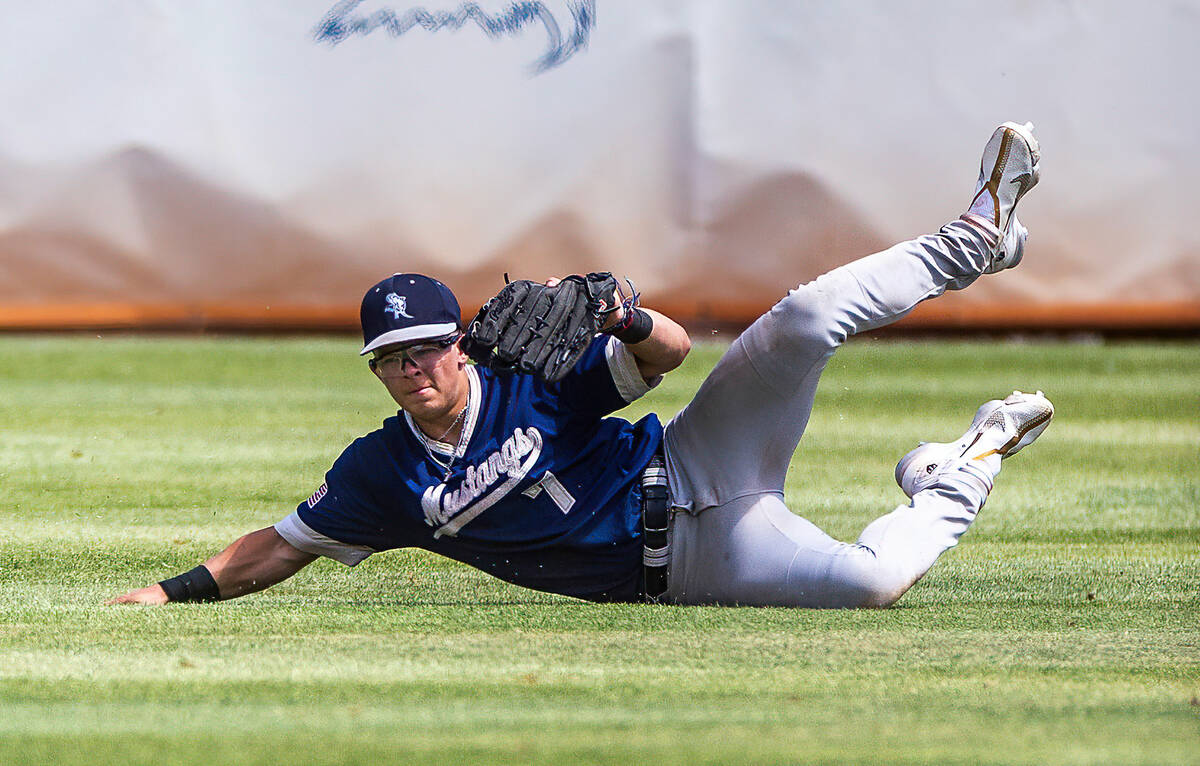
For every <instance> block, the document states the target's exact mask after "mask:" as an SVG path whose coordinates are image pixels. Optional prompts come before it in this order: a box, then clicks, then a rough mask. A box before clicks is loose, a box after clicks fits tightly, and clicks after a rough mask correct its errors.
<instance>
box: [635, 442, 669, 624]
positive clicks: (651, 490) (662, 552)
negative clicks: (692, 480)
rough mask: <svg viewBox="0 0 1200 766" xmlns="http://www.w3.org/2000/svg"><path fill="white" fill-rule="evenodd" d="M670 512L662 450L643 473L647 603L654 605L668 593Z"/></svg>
mask: <svg viewBox="0 0 1200 766" xmlns="http://www.w3.org/2000/svg"><path fill="white" fill-rule="evenodd" d="M670 510H671V499H670V496H669V492H668V490H667V466H666V462H665V461H664V460H663V455H662V450H661V448H660V450H659V451H658V452H656V453H654V457H652V458H650V463H649V464H648V465H647V466H646V469H645V470H644V471H642V544H643V549H642V565H643V567H645V571H646V586H645V590H646V600H647V601H649V602H651V603H654V604H657V603H658V602H659V599H661V598H662V596H663V594H664V593H666V592H667V565H668V564H669V563H671V545H670V542H669V541H668V540H667V529H668V528H669V527H670V521H671V513H670Z"/></svg>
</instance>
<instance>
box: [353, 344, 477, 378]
mask: <svg viewBox="0 0 1200 766" xmlns="http://www.w3.org/2000/svg"><path fill="white" fill-rule="evenodd" d="M458 337H459V336H457V335H454V336H452V337H449V338H443V339H442V340H435V341H430V342H428V343H414V344H413V345H411V346H405V347H404V348H400V349H396V350H395V351H393V352H391V353H389V354H384V355H383V356H379V357H375V358H374V359H370V360H368V361H367V364H368V365H369V366H370V367H371V370H372V371H373V372H376V373H378V374H379V376H380V377H383V378H398V377H400V376H401V375H403V374H404V363H405V362H412V363H413V366H415V367H416V368H417V369H419V370H421V372H424V373H428V372H429V371H430V370H431V369H433V367H434V365H436V364H437V363H438V361H440V360H441V358H442V356H443V355H444V354H445V353H446V349H448V348H450V347H451V346H453V345H454V344H455V343H457V342H458Z"/></svg>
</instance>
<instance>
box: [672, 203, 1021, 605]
mask: <svg viewBox="0 0 1200 766" xmlns="http://www.w3.org/2000/svg"><path fill="white" fill-rule="evenodd" d="M992 236H993V235H992V234H991V233H988V232H984V231H982V230H981V229H979V228H977V227H975V226H973V225H971V224H969V223H966V222H965V221H961V220H960V221H954V222H951V223H949V224H947V225H946V226H944V227H942V229H941V231H940V232H939V233H937V234H934V235H929V236H924V237H920V238H919V239H915V240H912V241H910V242H904V243H901V244H899V245H896V246H894V247H892V248H889V249H888V250H885V251H883V252H881V253H876V254H875V255H871V256H868V257H866V258H862V259H860V260H858V261H855V262H853V263H850V264H847V265H845V266H842V267H840V268H837V269H834V270H833V271H831V272H829V273H828V274H825V275H823V276H821V277H818V278H817V279H815V280H814V281H812V282H810V283H808V284H805V285H801V286H800V287H798V288H796V289H795V290H791V291H790V292H789V293H788V295H787V297H785V298H784V299H783V300H781V301H780V302H779V303H777V304H776V305H775V306H774V308H772V309H771V310H770V311H769V312H767V313H766V314H764V315H763V316H761V317H760V318H759V319H758V321H756V322H755V323H754V324H753V325H752V326H751V327H750V328H749V329H747V330H746V331H745V332H744V333H743V334H742V335H741V336H740V337H739V338H738V339H737V340H736V341H734V343H733V344H732V345H731V346H730V347H729V350H728V351H727V352H726V353H725V355H724V356H723V357H722V359H721V361H720V362H718V363H717V365H716V367H714V368H713V371H712V373H711V374H710V375H709V376H708V378H707V379H706V380H705V381H704V383H703V384H702V385H701V387H700V390H699V391H698V392H697V393H696V397H695V398H694V399H693V400H692V402H691V403H690V404H688V406H687V407H685V408H684V409H683V410H682V411H681V412H680V413H679V414H678V415H677V416H676V417H675V418H674V419H673V420H672V421H671V422H670V423H669V424H668V425H667V427H666V436H665V452H666V459H667V472H668V476H669V481H670V488H671V497H672V503H673V505H675V506H676V508H677V510H676V511H675V512H674V513H673V521H672V526H671V533H670V534H671V536H670V544H671V559H670V569H669V584H668V589H667V593H666V598H665V599H664V600H669V601H673V602H675V603H680V604H714V603H720V604H746V605H760V606H799V607H832V608H850V607H861V606H887V605H889V604H892V603H894V602H895V601H896V600H897V599H899V598H900V596H901V595H903V594H904V592H905V591H907V590H908V589H909V588H910V587H911V586H912V585H913V583H915V582H916V581H917V580H918V579H919V578H920V577H921V576H922V575H923V574H925V572H926V571H928V569H929V568H930V567H931V566H932V565H933V562H934V561H935V560H937V557H938V556H940V555H941V554H942V552H944V551H946V550H948V549H950V548H952V547H953V546H954V545H955V544H956V543H957V542H958V538H959V537H960V536H961V535H962V534H963V532H965V531H966V529H967V527H968V526H970V524H971V522H972V521H973V520H974V518H975V514H976V513H977V512H978V510H979V509H980V508H981V507H982V506H983V503H984V501H985V500H986V499H987V493H988V489H989V488H988V487H986V486H984V484H983V483H982V481H981V480H980V479H979V478H978V477H975V476H974V475H972V474H970V473H968V472H965V471H959V472H955V473H953V474H952V475H950V476H948V477H946V479H945V480H943V481H941V482H940V483H939V486H936V487H933V488H930V489H928V490H926V491H924V492H919V493H917V495H916V496H915V497H914V498H913V499H912V503H911V504H910V505H907V506H900V507H899V508H897V509H896V510H894V511H892V512H891V513H889V514H887V515H885V516H883V517H881V518H879V519H876V520H875V521H874V522H872V523H871V524H870V525H868V526H867V528H866V529H865V530H864V531H863V533H862V535H861V536H860V537H859V538H858V541H857V542H855V543H853V544H851V543H843V542H839V541H837V540H834V539H833V538H832V537H830V536H829V535H827V534H825V533H824V532H822V531H821V530H820V529H818V528H817V527H816V525H814V524H812V523H811V522H809V521H807V520H805V519H803V518H801V517H799V516H797V515H795V514H794V513H792V512H791V511H789V510H788V508H787V506H786V505H785V504H784V502H783V484H784V476H785V474H786V472H787V468H788V465H789V464H790V462H791V458H792V454H793V453H794V452H795V450H796V447H797V445H798V444H799V442H800V437H801V436H802V435H803V433H804V429H805V426H806V425H807V424H808V418H809V415H810V414H811V412H812V406H813V399H814V397H815V395H816V391H817V381H818V380H819V379H820V377H821V372H822V370H824V368H825V364H826V362H827V361H828V360H829V358H830V357H831V356H832V355H833V353H834V351H836V350H837V348H838V347H839V346H840V345H841V344H842V343H844V342H845V340H846V339H847V338H848V337H849V336H851V335H853V334H855V333H859V332H863V331H865V330H871V329H874V328H877V327H881V326H883V325H887V324H890V323H891V322H894V321H895V320H897V319H899V318H900V317H903V316H904V315H905V314H907V313H908V312H909V311H911V310H912V309H913V307H915V306H916V305H917V304H918V303H920V302H921V301H923V300H926V299H928V298H932V297H935V296H938V295H941V294H942V293H943V292H944V291H945V290H947V289H952V290H954V289H961V288H963V287H966V286H967V285H969V284H970V283H971V282H973V281H974V280H975V279H976V278H978V277H979V275H980V274H981V272H982V270H983V268H984V264H985V262H986V257H987V252H988V249H989V247H990V245H991V243H992V241H994V240H992V239H991V238H992ZM914 446H915V445H914ZM993 466H994V467H993V470H994V471H996V472H998V471H999V459H998V458H997V459H996V460H995V461H994V463H993Z"/></svg>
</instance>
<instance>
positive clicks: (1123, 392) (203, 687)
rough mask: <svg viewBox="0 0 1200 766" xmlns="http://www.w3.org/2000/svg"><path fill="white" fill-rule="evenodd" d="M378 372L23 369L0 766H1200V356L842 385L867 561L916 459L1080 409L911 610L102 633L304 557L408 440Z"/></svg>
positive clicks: (826, 498)
mask: <svg viewBox="0 0 1200 766" xmlns="http://www.w3.org/2000/svg"><path fill="white" fill-rule="evenodd" d="M356 350H357V348H356V344H355V342H354V339H353V338H349V337H345V338H337V339H284V340H274V339H246V338H239V339H196V338H152V339H139V338H124V337H122V338H96V337H74V338H60V337H19V336H9V337H0V437H2V438H0V492H2V494H3V501H4V502H3V506H2V510H0V763H2V764H17V763H30V764H45V763H78V764H100V763H120V764H134V763H137V764H142V763H144V764H174V763H196V764H199V763H205V764H208V763H234V764H281V763H303V764H366V763H439V764H447V763H458V762H467V761H470V762H481V763H495V764H501V763H514V764H515V763H521V764H524V763H546V764H560V763H572V762H577V763H589V764H590V763H615V764H622V765H623V766H629V765H631V764H641V763H654V764H696V763H713V764H718V763H721V764H724V763H829V764H844V763H938V764H945V763H962V764H975V763H1023V764H1046V763H1062V764H1091V763H1112V764H1188V763H1190V764H1197V763H1200V448H1198V445H1200V346H1197V345H1196V344H1194V343H1190V344H1076V345H1071V344H1059V343H1044V344H1043V343H1027V344H1019V343H909V342H894V343H885V342H877V341H862V342H856V343H852V344H851V345H850V346H848V347H847V348H846V349H843V350H842V351H841V352H840V353H839V354H838V356H837V357H835V359H834V361H833V362H832V363H831V364H830V367H829V369H828V371H827V373H826V376H825V379H824V380H823V382H822V390H821V392H820V395H819V396H818V401H817V408H816V412H815V414H814V416H813V418H812V422H811V425H810V427H809V431H808V433H807V435H806V436H805V438H804V441H803V443H802V444H801V448H800V451H799V452H798V453H797V455H796V457H795V459H794V462H793V468H792V473H791V476H790V479H789V484H788V500H789V502H790V503H791V504H792V507H793V508H794V509H795V510H796V512H798V513H800V514H802V515H804V516H806V517H807V518H810V519H811V520H813V521H814V522H816V523H817V524H819V525H821V526H822V527H824V528H825V529H826V530H827V531H829V532H830V533H831V534H834V535H835V536H838V537H840V538H842V539H853V538H855V537H856V536H857V534H858V533H859V531H860V530H861V529H862V527H864V526H865V525H866V524H867V523H868V522H869V521H870V520H872V519H873V518H875V517H876V516H878V515H880V514H882V513H884V512H886V511H888V510H891V509H892V508H893V507H894V506H896V505H897V504H899V503H900V502H901V501H903V500H904V497H903V495H902V494H901V492H900V490H899V489H898V488H897V487H896V486H895V485H894V483H893V481H892V468H893V466H894V465H895V462H896V460H897V459H898V458H899V457H900V456H901V455H902V454H904V453H905V452H906V451H907V450H908V449H910V448H911V447H912V446H914V445H915V444H916V442H917V441H918V440H921V439H925V440H940V441H944V440H948V439H950V438H953V437H956V436H958V434H959V433H960V432H961V431H962V429H963V428H964V427H965V426H966V424H967V423H968V422H969V419H970V417H971V415H972V413H973V412H974V410H975V408H976V406H978V404H979V403H980V402H982V401H984V400H985V399H989V398H993V397H995V396H997V395H1004V394H1006V393H1008V392H1009V391H1011V390H1012V389H1014V388H1041V389H1044V390H1045V391H1046V392H1047V394H1048V395H1049V396H1050V397H1051V399H1052V400H1053V401H1054V402H1055V404H1056V407H1057V416H1056V420H1055V422H1054V424H1053V425H1052V426H1051V427H1050V429H1049V430H1048V431H1047V432H1046V434H1045V436H1043V437H1042V439H1040V440H1039V442H1038V443H1037V444H1036V445H1034V446H1033V447H1031V448H1030V449H1028V450H1027V451H1025V452H1023V453H1022V454H1021V455H1019V456H1018V457H1016V458H1015V459H1014V460H1012V461H1008V462H1007V463H1006V465H1005V469H1004V473H1003V474H1002V475H1001V476H1000V478H999V480H998V482H997V486H996V491H995V492H994V494H993V495H992V498H991V501H990V502H989V504H988V506H987V508H985V509H984V511H983V512H982V514H981V515H980V518H979V520H978V522H977V523H976V524H975V525H974V527H973V528H972V530H971V531H970V532H969V533H968V534H967V535H966V536H965V537H964V538H963V541H962V543H961V544H960V545H959V547H958V548H957V549H955V550H953V551H950V552H949V553H947V554H946V555H945V556H944V557H943V558H942V560H941V561H940V562H939V563H938V564H937V565H936V566H935V567H934V569H933V570H932V571H931V572H930V574H929V575H928V576H927V577H926V578H925V579H924V580H922V581H921V582H920V583H918V584H917V586H916V587H914V588H913V589H912V591H910V592H909V593H908V595H906V596H905V597H904V598H903V599H902V600H901V601H900V603H899V604H898V605H897V606H896V607H894V608H892V609H888V610H883V611H837V612H815V611H803V610H784V609H750V608H680V607H660V606H649V605H616V606H595V605H590V604H584V603H579V602H573V601H571V600H568V599H564V598H558V597H554V596H548V595H544V594H539V593H534V592H530V591H526V590H522V589H520V588H516V587H513V586H509V585H506V584H503V583H500V582H496V581H493V580H490V579H488V578H487V577H486V576H484V575H482V574H479V573H477V572H475V571H473V570H470V569H467V568H465V567H463V566H460V565H458V564H454V563H451V562H447V561H444V560H439V559H435V558H433V557H431V556H428V555H425V554H423V553H420V552H412V551H397V552H392V553H388V554H384V555H379V556H375V557H373V558H372V559H370V560H368V561H367V562H365V563H364V564H362V565H361V566H359V567H357V568H356V569H348V568H346V567H343V566H342V565H340V564H336V563H334V562H331V561H326V560H322V561H318V562H317V563H315V564H313V565H312V566H310V567H308V568H307V569H305V570H303V571H302V572H301V573H300V574H299V575H297V576H296V577H295V578H293V579H292V580H289V581H287V582H285V583H283V584H282V585H280V586H278V587H276V588H274V589H272V590H269V591H267V592H264V593H261V594H257V595H253V596H249V597H247V598H244V599H241V600H238V601H232V602H227V603H222V604H215V605H190V604H176V605H171V606H168V607H164V608H147V607H104V606H101V602H102V601H103V600H104V599H105V598H106V597H108V596H111V595H114V594H116V593H119V592H123V591H125V590H127V589H129V588H132V587H135V586H139V585H144V584H147V583H149V582H152V581H155V580H158V579H161V578H163V577H166V576H169V575H172V574H176V573H177V572H179V571H181V570H183V569H187V568H190V567H192V566H194V565H195V564H196V563H197V562H198V561H199V560H202V559H203V558H205V557H207V556H208V555H210V554H211V553H212V552H214V551H216V550H218V549H219V548H221V547H223V546H224V545H225V544H226V543H227V542H229V541H231V540H232V539H233V538H235V537H236V536H238V535H239V534H241V533H243V532H246V531H249V530H251V529H256V528H259V527H263V526H266V525H268V524H271V523H273V522H275V521H276V520H278V519H279V518H281V517H282V516H284V515H285V514H287V513H288V512H290V511H291V510H292V509H293V508H294V507H295V505H296V504H297V503H298V502H299V501H301V500H303V499H304V498H306V497H307V496H308V495H309V493H310V492H312V490H313V489H314V488H315V487H316V486H317V485H318V484H319V483H320V481H321V477H322V475H323V473H324V471H325V469H326V468H327V467H328V465H329V463H330V462H331V461H332V460H333V459H334V458H335V457H336V456H337V454H338V453H339V451H340V450H341V448H342V447H343V446H344V445H345V444H346V443H347V442H348V441H349V440H350V439H352V438H353V437H355V436H357V435H359V434H361V433H363V432H365V431H367V430H370V429H372V428H374V427H375V425H376V424H377V423H378V422H379V421H380V420H382V419H383V418H384V417H386V416H387V415H389V414H391V410H392V409H393V408H390V407H389V400H388V399H387V397H386V394H385V393H384V391H383V390H382V388H381V387H380V386H379V385H378V384H377V383H376V382H375V381H374V380H373V379H372V378H371V377H370V376H369V374H368V373H367V371H366V369H365V365H363V364H362V363H361V361H360V360H358V359H357V358H356V357H355V354H354V352H355V351H356ZM718 353H719V349H718V348H716V347H700V348H698V349H697V350H695V351H694V352H693V354H692V356H691V358H690V359H689V362H688V364H687V366H686V367H685V368H684V370H682V371H681V372H679V373H676V374H674V375H673V376H671V377H670V379H669V380H668V382H666V383H664V385H663V386H662V387H660V389H659V390H657V391H656V392H654V393H653V394H651V395H650V396H649V397H648V398H647V400H646V401H644V402H640V403H638V404H636V405H635V406H633V407H631V408H630V410H629V411H628V412H627V413H626V414H627V415H632V416H640V415H641V414H643V413H645V412H647V411H650V410H655V411H657V412H659V413H660V414H661V415H663V416H669V415H670V414H671V413H673V412H674V411H675V410H677V409H678V408H679V407H681V406H682V405H683V403H684V402H686V400H687V399H688V397H689V396H690V393H691V392H692V391H693V390H694V389H695V387H696V386H697V385H698V384H699V381H700V380H701V378H702V376H703V374H704V373H705V372H706V371H707V370H708V369H709V368H710V367H711V365H712V364H713V363H714V361H715V360H716V357H717V355H718Z"/></svg>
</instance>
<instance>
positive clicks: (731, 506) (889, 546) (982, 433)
mask: <svg viewBox="0 0 1200 766" xmlns="http://www.w3.org/2000/svg"><path fill="white" fill-rule="evenodd" d="M1053 413H1054V410H1053V407H1052V406H1051V405H1050V403H1049V402H1048V401H1047V400H1046V399H1045V397H1043V396H1041V395H1040V394H1018V393H1014V394H1013V395H1012V396H1010V397H1008V398H1007V399H1005V400H1003V401H993V402H988V403H987V404H985V405H983V406H982V407H980V408H979V411H978V412H977V413H976V416H975V419H974V420H973V421H972V423H971V427H970V428H969V429H968V430H967V432H966V433H965V434H964V435H963V437H962V438H961V439H959V440H958V441H957V442H952V443H949V444H925V445H922V446H921V447H918V448H917V449H916V450H914V451H913V452H911V453H909V454H908V455H906V456H905V458H904V459H902V460H901V461H900V465H899V466H898V467H897V470H896V476H897V480H898V482H899V483H900V485H901V487H902V488H903V489H904V491H905V493H906V494H907V495H909V496H910V497H911V498H912V502H911V504H909V505H908V506H901V507H900V508H897V509H896V510H895V511H893V512H891V513H889V514H887V515H885V516H883V517H881V518H879V519H877V520H875V521H874V522H872V523H871V524H870V525H869V526H868V527H867V528H866V529H865V530H864V531H863V533H862V535H861V536H860V537H859V539H858V541H857V542H856V543H854V544H850V543H842V542H839V541H837V540H834V539H833V538H831V537H830V536H829V535H827V534H825V533H824V532H822V531H821V530H820V529H818V528H817V527H816V526H815V525H814V524H812V523H810V522H808V521H806V520H805V519H803V518H801V517H799V516H796V515H795V514H793V513H792V512H791V511H789V510H788V508H787V507H786V506H785V505H784V503H783V499H782V497H781V495H780V494H778V493H763V494H759V495H747V496H743V497H740V498H736V499H734V500H731V501H729V502H727V503H724V504H722V505H718V506H716V507H713V508H709V509H707V510H705V512H704V513H702V514H699V515H690V514H684V513H680V514H677V515H676V516H675V519H674V523H673V526H672V530H671V569H670V584H669V588H668V591H667V597H668V598H669V599H670V600H673V601H675V602H677V603H683V604H711V603H723V604H747V605H757V606H800V607H824V608H853V607H862V606H888V605H890V604H892V603H894V602H895V601H896V600H897V599H899V598H900V596H902V595H903V594H904V593H905V591H907V590H908V589H909V588H910V587H911V586H912V585H913V584H914V583H915V582H916V581H917V580H918V579H920V578H921V576H922V575H924V574H925V572H926V571H928V570H929V568H930V567H931V566H933V563H934V561H936V560H937V558H938V556H940V555H941V554H942V553H944V552H945V551H946V550H949V549H950V548H952V547H954V545H955V544H957V542H958V538H959V537H960V536H962V534H963V533H964V532H965V531H966V530H967V528H968V527H969V526H970V524H971V522H972V521H973V520H974V519H975V516H976V514H977V513H978V512H979V510H980V509H981V508H982V507H983V504H984V502H985V501H986V500H987V497H988V493H989V492H990V491H991V489H992V484H993V481H994V480H995V477H996V475H997V474H998V473H999V472H1000V463H1001V460H1002V459H1004V458H1007V457H1009V456H1011V455H1013V454H1015V453H1016V452H1017V451H1019V450H1020V449H1022V448H1024V447H1025V446H1026V445H1028V444H1030V443H1032V442H1033V440H1034V439H1036V438H1037V437H1038V436H1039V435H1040V434H1041V433H1042V431H1044V430H1045V428H1046V426H1047V425H1048V424H1049V422H1050V418H1051V417H1052V416H1053Z"/></svg>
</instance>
